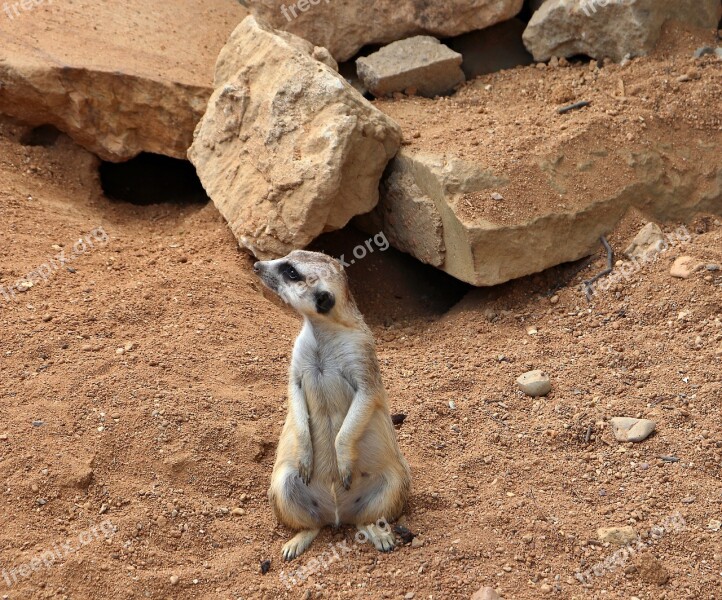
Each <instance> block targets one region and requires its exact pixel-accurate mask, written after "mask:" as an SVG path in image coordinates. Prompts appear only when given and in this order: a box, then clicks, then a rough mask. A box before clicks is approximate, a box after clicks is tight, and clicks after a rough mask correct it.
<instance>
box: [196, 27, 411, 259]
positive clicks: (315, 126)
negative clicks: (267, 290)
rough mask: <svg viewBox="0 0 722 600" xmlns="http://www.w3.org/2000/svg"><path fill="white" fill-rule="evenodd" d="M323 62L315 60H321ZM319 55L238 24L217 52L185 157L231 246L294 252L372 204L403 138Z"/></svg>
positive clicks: (263, 252) (263, 254) (285, 36)
mask: <svg viewBox="0 0 722 600" xmlns="http://www.w3.org/2000/svg"><path fill="white" fill-rule="evenodd" d="M319 59H321V60H319ZM330 65H333V62H332V59H331V58H330V57H329V56H328V53H327V52H326V51H325V50H324V49H323V48H314V47H313V46H312V45H311V44H310V43H308V42H306V41H304V40H302V39H300V38H298V37H296V36H294V35H292V34H289V33H285V32H276V31H274V30H272V29H271V28H269V27H268V26H266V25H263V24H260V23H258V22H257V21H256V20H255V19H254V18H253V17H248V18H246V19H245V20H244V21H243V22H242V23H241V24H240V25H239V26H238V27H237V28H236V30H235V31H234V32H233V34H232V35H231V38H230V39H229V41H228V44H227V45H226V46H225V48H224V49H223V50H222V51H221V53H220V55H219V57H218V64H217V66H216V86H217V87H216V90H215V92H214V93H213V96H212V98H211V100H210V102H209V103H208V110H207V112H206V114H205V116H204V117H203V119H202V120H201V122H200V123H199V124H198V128H197V130H196V133H195V139H194V142H193V145H192V147H191V149H190V150H189V153H188V156H189V158H190V159H191V161H192V162H193V164H194V165H195V166H196V169H197V172H198V175H199V177H200V179H201V181H202V183H203V185H204V187H205V188H206V191H207V192H208V195H209V196H210V197H211V199H212V200H213V201H214V203H215V204H216V206H217V207H218V209H219V210H220V212H221V214H223V216H224V217H225V218H226V220H227V221H228V223H229V224H230V226H231V229H232V230H233V232H234V234H235V235H236V237H237V238H238V240H239V242H240V243H241V244H242V245H243V246H245V247H246V248H248V249H249V250H250V251H251V252H253V254H255V255H256V256H257V257H259V258H268V257H272V256H282V255H285V254H286V253H288V252H289V251H290V250H292V249H294V248H302V247H304V246H306V245H307V244H308V243H310V242H311V241H312V240H313V239H314V238H315V237H316V236H318V235H319V234H321V233H323V232H327V231H333V230H335V229H340V228H342V227H343V226H344V225H346V224H347V223H348V221H349V220H350V219H351V218H352V217H353V216H355V215H358V214H361V213H365V212H368V211H370V210H371V209H372V208H373V207H374V206H375V205H376V203H377V202H378V185H379V180H380V178H381V175H382V174H383V171H384V168H385V167H386V165H387V163H388V161H389V160H390V159H391V158H392V157H393V156H394V154H395V153H396V151H397V150H398V148H399V144H400V139H401V131H400V129H399V126H398V125H397V124H396V123H395V122H394V121H393V120H392V119H390V118H389V117H387V116H386V115H384V114H383V113H382V112H380V111H379V110H377V109H376V108H374V107H373V106H372V105H371V104H370V103H369V102H367V101H366V100H365V99H364V98H363V97H362V96H361V95H360V94H359V93H358V92H357V91H356V90H355V89H354V88H353V87H351V85H349V84H348V83H347V82H346V81H345V80H344V79H343V77H341V76H340V75H339V74H338V72H337V71H336V70H334V68H333V66H330Z"/></svg>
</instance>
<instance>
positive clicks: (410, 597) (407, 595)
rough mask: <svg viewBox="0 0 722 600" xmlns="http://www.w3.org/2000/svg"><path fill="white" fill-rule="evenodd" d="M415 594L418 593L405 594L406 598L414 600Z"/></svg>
mask: <svg viewBox="0 0 722 600" xmlns="http://www.w3.org/2000/svg"><path fill="white" fill-rule="evenodd" d="M415 595H416V594H415V593H414V592H408V593H407V594H406V595H405V596H404V598H405V599H406V600H413V598H414V596H415Z"/></svg>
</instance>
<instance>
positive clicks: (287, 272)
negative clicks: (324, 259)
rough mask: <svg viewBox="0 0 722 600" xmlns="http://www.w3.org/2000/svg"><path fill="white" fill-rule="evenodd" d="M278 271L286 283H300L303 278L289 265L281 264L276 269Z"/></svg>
mask: <svg viewBox="0 0 722 600" xmlns="http://www.w3.org/2000/svg"><path fill="white" fill-rule="evenodd" d="M278 270H279V271H280V273H281V276H282V277H283V278H284V279H285V280H286V281H301V280H302V279H303V277H302V276H301V274H300V273H299V272H298V271H297V270H296V268H295V267H294V266H293V265H292V264H290V263H283V264H281V265H280V266H279V267H278Z"/></svg>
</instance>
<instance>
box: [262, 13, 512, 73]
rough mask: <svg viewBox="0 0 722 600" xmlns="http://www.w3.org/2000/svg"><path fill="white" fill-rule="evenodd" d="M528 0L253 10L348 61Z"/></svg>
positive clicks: (485, 21) (465, 27) (466, 27)
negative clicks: (364, 50)
mask: <svg viewBox="0 0 722 600" xmlns="http://www.w3.org/2000/svg"><path fill="white" fill-rule="evenodd" d="M522 4H523V0H448V1H445V2H427V1H425V0H374V1H372V2H368V0H346V1H343V2H341V1H337V0H325V1H320V0H314V1H313V2H311V0H301V1H299V2H296V3H293V2H288V0H249V1H248V8H249V10H250V11H251V13H252V14H254V15H256V16H257V17H261V18H263V19H264V20H265V21H267V22H268V23H270V24H271V25H273V26H274V27H276V28H277V29H284V30H286V31H290V32H291V33H295V34H296V35H299V36H301V37H302V38H304V39H307V40H308V41H310V42H311V43H313V44H315V45H316V46H323V47H324V48H328V49H329V50H330V52H331V54H333V56H334V58H335V59H336V60H338V61H339V62H340V61H345V60H348V59H349V58H351V57H352V56H353V55H354V54H356V52H357V51H358V50H359V49H360V48H361V47H363V46H365V45H367V44H386V43H389V42H394V41H396V40H400V39H403V38H406V37H409V36H412V35H415V34H419V33H422V34H428V35H433V36H436V37H450V36H454V35H459V34H460V33H466V32H467V31H473V30H474V29H483V28H485V27H489V26H490V25H493V24H494V23H499V22H501V21H506V20H507V19H511V18H512V17H514V16H515V15H516V14H517V13H518V12H519V11H520V10H521V7H522Z"/></svg>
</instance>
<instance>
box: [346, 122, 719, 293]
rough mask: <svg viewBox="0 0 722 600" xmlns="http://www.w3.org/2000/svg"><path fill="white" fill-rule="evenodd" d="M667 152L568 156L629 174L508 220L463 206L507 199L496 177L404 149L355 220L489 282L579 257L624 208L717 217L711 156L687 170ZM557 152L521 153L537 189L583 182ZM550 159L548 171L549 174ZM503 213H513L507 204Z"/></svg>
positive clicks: (591, 167) (656, 214)
mask: <svg viewBox="0 0 722 600" xmlns="http://www.w3.org/2000/svg"><path fill="white" fill-rule="evenodd" d="M590 137H593V136H590ZM672 148H673V144H671V143H670V142H669V140H667V141H660V142H659V146H658V147H656V148H649V149H644V150H641V149H640V150H639V151H636V152H632V151H629V150H625V149H620V150H618V151H616V152H612V153H609V154H605V155H603V156H602V155H600V154H597V155H596V156H595V155H594V154H593V153H592V154H590V155H589V156H588V157H586V158H585V159H584V160H582V159H580V158H579V157H577V159H578V163H577V164H584V169H585V171H587V170H588V171H590V172H594V171H599V172H606V171H608V172H615V171H620V170H622V169H631V170H632V175H631V176H630V178H629V179H630V180H631V181H624V182H621V183H618V184H616V185H614V184H612V183H611V182H609V184H608V187H607V189H605V190H604V191H603V193H601V194H599V196H594V197H591V196H586V195H585V199H584V200H581V201H578V202H576V203H575V204H574V208H573V209H571V208H569V209H567V210H563V209H557V210H554V209H548V210H547V211H546V212H544V213H542V214H534V215H533V216H530V217H528V218H524V219H514V220H512V221H511V222H497V221H494V220H490V219H486V218H481V217H478V216H476V215H475V214H474V213H473V212H470V210H469V209H468V204H467V203H469V204H470V203H471V201H470V200H469V199H473V201H474V202H477V201H478V200H477V199H478V198H483V199H484V200H483V201H484V202H499V203H504V202H507V201H506V200H504V199H503V197H502V196H501V195H500V194H498V193H497V192H495V191H494V190H497V189H503V188H504V186H505V185H506V184H507V183H508V180H507V177H506V176H505V175H504V174H495V173H492V172H489V171H486V170H483V169H482V168H481V167H480V166H479V165H476V164H470V163H467V162H465V161H462V160H459V159H456V158H453V157H449V156H442V155H434V154H430V153H428V152H424V151H418V150H411V149H409V148H404V149H403V150H402V151H401V152H399V154H398V156H397V157H396V158H395V159H394V160H393V161H392V163H391V165H390V166H389V169H388V171H387V174H386V176H385V178H384V181H383V183H382V197H381V200H380V201H379V204H378V206H377V207H376V209H374V211H373V212H372V213H370V214H369V215H364V216H363V217H361V218H359V219H358V220H357V221H358V223H359V226H360V227H362V228H363V229H365V230H367V231H383V232H384V233H385V234H386V236H387V238H388V240H389V242H390V243H391V245H393V246H394V247H396V248H398V249H399V250H402V251H404V252H408V253H409V254H412V255H413V256H415V257H416V258H418V259H419V260H421V261H423V262H426V263H428V264H431V265H434V266H436V267H438V268H440V269H442V270H444V271H446V272H447V273H449V274H451V275H453V276H454V277H456V278H458V279H461V280H463V281H466V282H468V283H471V284H473V285H477V286H488V285H496V284H499V283H504V282H506V281H509V280H511V279H515V278H517V277H522V276H524V275H529V274H532V273H537V272H539V271H543V270H544V269H547V268H549V267H552V266H554V265H558V264H561V263H565V262H570V261H574V260H577V259H579V258H582V257H584V256H587V255H589V254H590V253H591V252H593V251H594V249H596V248H597V247H598V245H599V238H600V236H602V235H606V234H607V233H609V232H610V231H612V230H613V229H614V227H615V226H616V224H617V223H618V222H619V221H620V220H621V219H622V217H623V216H624V215H625V214H626V213H627V211H628V210H630V209H631V208H633V207H634V208H638V209H639V210H641V211H642V212H643V213H645V214H648V215H650V216H651V217H652V218H655V219H656V220H659V221H666V220H684V219H686V218H689V216H690V215H692V214H694V213H695V212H716V213H720V212H722V167H719V166H718V167H717V168H716V171H715V174H714V176H710V173H709V169H708V167H707V165H710V164H714V160H715V159H714V158H713V156H712V154H710V155H709V156H708V159H709V160H707V161H702V163H703V164H700V165H697V168H695V167H694V166H693V165H685V164H684V160H683V159H682V158H681V156H683V155H684V150H683V149H682V150H680V152H681V153H682V154H681V156H676V155H674V151H673V150H672ZM712 148H713V146H710V149H709V152H712V151H713V150H712ZM561 152H563V150H562V149H559V153H560V154H559V156H561ZM559 156H557V157H556V158H533V157H530V160H531V161H535V162H536V163H537V169H538V170H537V171H536V173H537V175H536V177H537V178H538V180H539V181H540V182H543V180H546V183H544V185H547V186H549V187H550V188H551V189H563V188H568V187H570V185H572V184H575V185H576V184H578V183H579V182H580V181H581V182H582V183H583V181H584V177H585V175H584V172H580V171H579V170H578V168H577V167H576V166H574V165H570V164H569V162H570V161H565V160H562V159H560V158H559ZM551 163H553V164H555V165H557V166H556V167H555V168H554V169H550V168H549V164H551ZM679 164H683V165H684V166H683V167H679V166H678V165H679ZM505 211H506V212H511V213H513V212H514V211H513V206H509V205H507V207H506V208H505Z"/></svg>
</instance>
